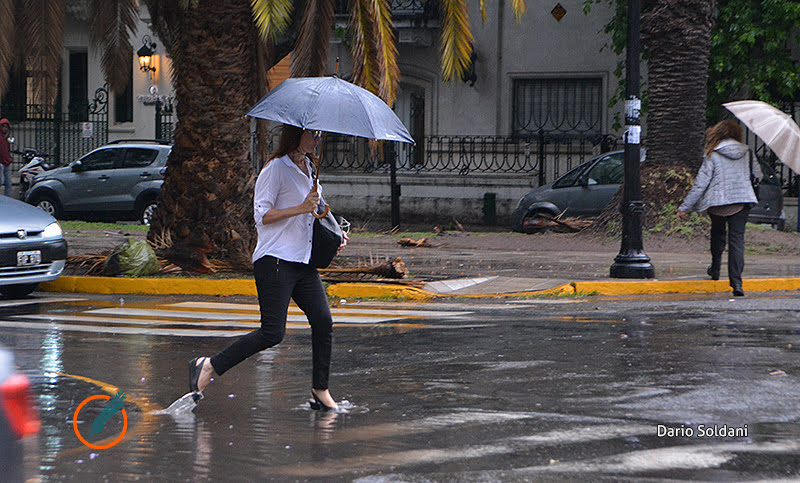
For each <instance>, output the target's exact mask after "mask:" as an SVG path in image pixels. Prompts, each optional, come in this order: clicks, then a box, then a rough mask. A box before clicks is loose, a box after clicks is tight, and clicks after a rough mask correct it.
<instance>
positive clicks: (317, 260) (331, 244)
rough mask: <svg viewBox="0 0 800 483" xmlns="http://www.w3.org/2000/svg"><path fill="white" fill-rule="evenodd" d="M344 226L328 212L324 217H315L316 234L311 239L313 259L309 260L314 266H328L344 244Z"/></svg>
mask: <svg viewBox="0 0 800 483" xmlns="http://www.w3.org/2000/svg"><path fill="white" fill-rule="evenodd" d="M342 239H343V234H342V227H341V226H339V222H338V221H336V218H335V217H334V216H333V213H331V212H330V211H329V212H328V214H327V216H325V217H324V218H322V219H319V218H314V235H313V237H312V239H311V240H312V241H311V260H310V261H309V262H308V264H309V265H311V266H312V267H314V268H327V267H328V265H330V264H331V261H332V260H333V257H335V256H336V253H338V251H339V247H340V246H341V245H342Z"/></svg>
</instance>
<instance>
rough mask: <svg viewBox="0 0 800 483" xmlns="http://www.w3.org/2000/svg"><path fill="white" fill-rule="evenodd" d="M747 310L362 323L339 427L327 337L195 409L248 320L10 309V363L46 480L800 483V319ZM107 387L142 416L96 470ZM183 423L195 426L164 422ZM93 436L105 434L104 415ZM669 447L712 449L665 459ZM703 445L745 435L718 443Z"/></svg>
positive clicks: (753, 304)
mask: <svg viewBox="0 0 800 483" xmlns="http://www.w3.org/2000/svg"><path fill="white" fill-rule="evenodd" d="M737 303H738V301H737ZM746 303H747V304H748V305H743V304H738V305H733V304H731V303H729V302H728V301H727V299H723V298H719V297H718V298H711V297H706V298H696V299H690V300H688V301H687V300H679V299H676V298H671V297H664V298H658V299H654V298H651V299H644V298H639V299H636V298H633V299H621V298H615V299H610V298H608V299H600V298H590V299H570V300H569V303H565V300H559V299H554V300H552V301H551V302H550V301H547V300H534V301H530V302H525V301H513V302H511V303H508V304H504V303H494V304H469V305H467V304H460V305H459V304H456V306H454V305H453V304H403V303H383V304H380V303H378V304H364V305H361V306H358V307H355V306H354V307H346V308H343V309H342V310H341V311H338V315H339V316H341V317H365V318H372V320H373V323H368V322H366V320H360V319H359V321H357V322H356V321H354V320H353V319H346V318H343V319H341V323H339V324H337V326H336V328H335V330H334V337H335V342H334V355H333V374H332V378H331V381H332V386H331V391H332V394H333V395H334V397H335V398H337V400H339V401H340V402H341V403H342V406H344V407H347V409H348V412H347V413H343V414H339V413H333V412H328V413H326V412H319V411H314V410H311V409H310V407H309V404H308V395H309V389H310V358H311V350H310V333H309V331H308V330H306V329H305V328H302V327H300V325H306V324H300V323H299V322H298V323H297V324H298V327H294V326H290V327H291V328H290V330H289V332H288V333H287V337H286V340H285V341H284V342H283V343H282V344H281V345H279V346H277V347H275V348H273V349H270V350H267V351H264V352H262V353H260V354H258V355H257V356H254V357H253V358H251V359H250V360H248V361H245V362H244V363H242V364H240V365H239V366H237V367H236V368H235V369H233V370H231V371H230V372H229V373H226V374H225V376H224V377H219V378H217V379H216V380H215V381H214V382H213V383H212V384H211V385H210V386H209V387H208V388H207V389H206V391H205V398H204V399H202V400H201V401H199V404H198V405H197V407H195V408H192V407H191V406H192V404H191V403H190V402H189V400H186V399H184V400H183V401H182V402H181V398H182V397H185V396H186V391H187V380H186V379H187V374H186V372H185V371H186V361H188V360H189V359H191V358H192V357H195V356H197V355H199V354H208V353H213V352H216V351H218V350H220V349H221V348H223V347H225V346H227V344H228V343H229V342H230V340H229V337H230V336H231V334H232V333H237V332H241V330H242V328H243V327H242V326H240V325H239V324H251V325H252V324H255V323H256V322H255V320H256V319H255V318H253V317H257V315H256V314H257V312H256V311H255V310H253V307H252V302H249V301H241V303H240V302H214V301H211V302H209V301H185V300H177V299H174V298H164V299H157V300H155V301H154V300H150V299H144V298H142V299H129V300H126V301H125V304H124V307H120V305H119V304H118V303H117V301H116V300H111V299H103V300H82V301H76V300H70V301H49V302H48V303H47V304H40V305H38V306H36V305H32V306H28V305H14V306H8V307H4V306H2V304H0V342H2V343H3V344H4V345H6V346H9V347H11V348H12V349H13V350H14V352H15V355H16V357H17V362H18V364H19V365H20V366H21V367H22V368H23V369H24V370H25V371H26V372H27V373H29V374H31V375H32V376H33V382H34V389H35V392H36V394H37V398H38V404H39V407H40V410H41V412H42V415H43V423H44V424H43V429H42V433H41V435H40V437H39V451H38V453H39V462H40V464H39V469H38V475H37V476H38V477H40V478H44V479H70V478H76V479H81V480H84V479H87V480H103V479H112V480H120V479H122V480H135V479H143V480H151V479H164V480H198V481H205V480H225V481H228V480H236V481H253V480H271V479H277V480H317V479H319V480H327V479H342V480H359V481H498V480H499V481H509V480H510V481H530V480H540V479H555V480H560V479H588V480H595V479H607V480H609V481H610V480H615V479H619V478H629V477H630V478H638V477H644V478H676V479H699V480H717V479H727V478H729V477H733V478H745V479H768V478H773V477H790V476H793V475H796V474H798V472H800V460H797V459H796V458H793V456H792V455H796V453H797V451H798V450H800V448H798V446H800V442H798V437H797V435H798V434H800V424H799V423H798V421H800V384H798V379H797V377H796V376H795V370H796V368H797V367H798V366H797V363H796V359H797V358H796V354H797V352H796V351H797V348H798V347H800V333H798V330H797V329H796V322H797V313H798V311H800V304H798V303H797V302H795V301H794V300H791V299H789V298H780V297H779V298H764V299H755V298H750V299H749V300H748V301H747V302H746ZM354 305H355V304H354ZM122 308H124V311H123V310H118V309H122ZM164 312H167V313H164ZM70 317H74V319H70ZM78 318H80V320H78ZM84 319H86V320H84ZM23 323H24V324H35V325H21V324H23ZM68 326H74V327H68ZM97 327H101V328H103V329H105V330H108V332H100V331H95V330H94V329H95V328H97ZM70 374H72V375H77V376H70ZM82 378H83V379H82ZM87 378H91V379H87ZM91 380H96V381H97V383H92V382H91ZM101 383H105V384H110V385H113V387H115V388H119V389H122V390H124V391H125V392H126V394H129V395H130V396H131V402H129V403H126V405H125V409H126V410H127V411H128V415H129V419H130V420H129V429H128V433H127V434H126V436H125V437H124V438H123V440H122V441H121V442H120V443H119V444H118V445H117V446H114V447H113V448H110V449H105V450H94V449H91V448H88V447H86V446H83V445H82V444H81V443H80V441H78V439H77V438H76V436H75V435H74V432H73V431H72V426H71V420H72V417H73V413H74V412H75V409H76V407H77V405H78V404H79V403H80V402H81V401H82V400H83V399H85V398H86V397H88V396H90V395H92V394H100V393H108V392H109V391H110V389H109V387H106V386H104V385H102V384H101ZM173 403H177V404H182V403H186V404H185V407H183V408H182V409H176V407H173V408H172V409H168V410H166V411H165V408H168V406H170V405H171V404H173ZM192 409H193V410H192ZM98 410H99V409H98V408H95V409H93V411H95V412H97V411H98ZM81 416H82V418H81V424H82V425H91V422H92V419H93V417H94V413H87V414H86V415H84V414H81ZM119 424H120V423H119V420H116V419H112V420H111V421H110V422H109V427H108V432H109V433H110V434H112V435H113V434H114V432H115V431H118V430H119ZM659 425H661V426H664V427H669V428H678V429H681V430H683V431H684V432H685V431H687V430H692V431H693V432H694V433H695V434H694V435H693V436H673V437H663V436H659V435H658V434H657V431H658V426H659ZM703 425H705V426H710V425H727V426H728V427H731V428H743V427H746V428H747V433H746V435H741V434H740V435H737V436H732V437H728V436H724V437H723V436H709V437H701V436H698V434H697V433H698V432H700V431H701V426H703ZM101 436H103V435H101Z"/></svg>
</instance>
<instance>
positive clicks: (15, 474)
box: [0, 345, 41, 482]
mask: <svg viewBox="0 0 800 483" xmlns="http://www.w3.org/2000/svg"><path fill="white" fill-rule="evenodd" d="M40 424H41V423H40V421H39V417H38V415H37V413H36V409H35V408H34V401H33V396H32V394H31V384H30V381H29V380H28V378H27V377H26V376H25V375H24V374H21V373H19V372H17V369H16V367H15V366H14V356H13V354H11V352H10V351H9V350H8V349H6V348H4V347H3V346H2V345H0V473H1V474H0V480H2V481H13V482H23V481H25V476H26V475H25V473H26V471H25V470H26V468H25V452H26V451H30V450H31V447H30V446H31V445H26V444H24V441H23V438H27V437H29V436H33V435H35V434H37V433H38V432H39V426H40Z"/></svg>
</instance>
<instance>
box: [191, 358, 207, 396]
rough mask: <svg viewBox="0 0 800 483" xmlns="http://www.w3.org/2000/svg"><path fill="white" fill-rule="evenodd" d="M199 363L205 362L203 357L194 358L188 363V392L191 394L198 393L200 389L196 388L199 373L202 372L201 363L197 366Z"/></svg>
mask: <svg viewBox="0 0 800 483" xmlns="http://www.w3.org/2000/svg"><path fill="white" fill-rule="evenodd" d="M200 361H203V362H205V357H195V358H194V359H192V360H191V361H189V392H192V393H199V392H200V389H199V388H198V387H197V384H198V382H199V381H200V373H201V372H202V371H203V363H200V364H198V362H200Z"/></svg>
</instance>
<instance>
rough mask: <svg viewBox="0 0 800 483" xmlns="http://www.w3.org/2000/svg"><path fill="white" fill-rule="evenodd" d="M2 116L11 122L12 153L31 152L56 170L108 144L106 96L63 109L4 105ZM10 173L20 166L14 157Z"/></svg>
mask: <svg viewBox="0 0 800 483" xmlns="http://www.w3.org/2000/svg"><path fill="white" fill-rule="evenodd" d="M4 115H6V116H7V117H9V118H10V119H11V135H12V136H13V137H14V146H13V147H12V149H13V150H15V151H24V150H25V149H35V150H36V151H37V152H39V153H43V154H47V155H49V156H50V158H49V159H48V161H49V162H50V163H51V164H53V165H55V166H60V165H63V164H67V163H69V162H71V161H73V160H75V159H77V158H79V157H80V156H82V155H84V154H86V153H87V152H89V151H91V150H92V149H95V148H97V147H99V146H102V145H103V144H106V143H107V142H108V92H107V90H106V89H105V88H99V89H97V90H96V91H95V97H94V99H93V100H92V101H91V102H87V103H79V104H72V105H70V106H67V109H66V110H65V111H64V110H61V109H56V107H55V106H52V105H48V106H43V105H39V104H27V105H20V106H15V105H12V104H7V105H6V106H5V111H4ZM13 158H14V162H13V164H12V166H13V168H12V169H13V171H14V172H17V170H19V168H20V167H21V166H22V163H23V161H22V158H21V157H20V156H18V155H14V156H13Z"/></svg>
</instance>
